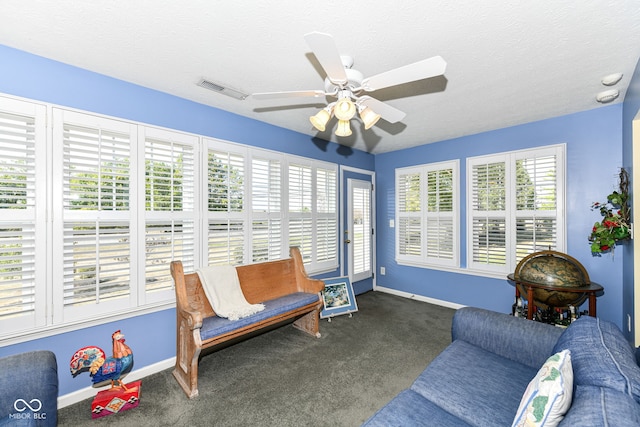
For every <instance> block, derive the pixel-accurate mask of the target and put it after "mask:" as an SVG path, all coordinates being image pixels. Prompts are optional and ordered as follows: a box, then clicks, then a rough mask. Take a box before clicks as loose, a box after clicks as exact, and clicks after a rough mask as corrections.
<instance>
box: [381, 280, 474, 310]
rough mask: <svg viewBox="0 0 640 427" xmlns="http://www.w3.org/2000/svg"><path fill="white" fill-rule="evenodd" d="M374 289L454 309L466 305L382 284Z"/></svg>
mask: <svg viewBox="0 0 640 427" xmlns="http://www.w3.org/2000/svg"><path fill="white" fill-rule="evenodd" d="M374 290H375V291H377V292H385V293H387V294H392V295H397V296H399V297H403V298H409V299H414V300H417V301H422V302H428V303H429V304H435V305H439V306H442V307H447V308H452V309H454V310H457V309H459V308H462V307H466V306H464V305H462V304H456V303H453V302H449V301H444V300H439V299H435V298H429V297H425V296H422V295H416V294H412V293H409V292H403V291H398V290H396V289H391V288H385V287H383V286H376V288H375V289H374Z"/></svg>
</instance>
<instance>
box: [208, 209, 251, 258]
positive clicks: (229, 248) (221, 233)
mask: <svg viewBox="0 0 640 427" xmlns="http://www.w3.org/2000/svg"><path fill="white" fill-rule="evenodd" d="M208 231H209V232H208V236H209V240H208V248H209V255H208V264H209V265H225V264H230V265H240V264H244V239H245V232H244V221H242V220H235V221H234V220H210V221H209V230H208Z"/></svg>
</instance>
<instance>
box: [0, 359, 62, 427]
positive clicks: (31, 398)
mask: <svg viewBox="0 0 640 427" xmlns="http://www.w3.org/2000/svg"><path fill="white" fill-rule="evenodd" d="M57 422H58V365H57V363H56V356H55V355H54V354H53V353H52V352H50V351H45V350H41V351H31V352H28V353H22V354H16V355H13V356H6V357H2V358H0V426H12V427H16V426H40V427H43V426H55V425H56V424H57Z"/></svg>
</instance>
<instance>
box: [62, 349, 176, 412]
mask: <svg viewBox="0 0 640 427" xmlns="http://www.w3.org/2000/svg"><path fill="white" fill-rule="evenodd" d="M175 364H176V358H175V357H172V358H170V359H166V360H162V361H160V362H157V363H154V364H153V365H148V366H144V367H142V368H140V369H136V370H134V371H131V372H129V373H128V374H127V375H126V380H127V381H126V383H129V382H133V381H138V380H139V379H142V378H144V377H147V376H149V375H151V374H155V373H157V372H160V371H164V370H165V369H168V368H171V367H173V366H174V365H175ZM87 381H90V380H89V377H88V375H87ZM126 383H125V384H126ZM105 390H106V388H105ZM99 391H102V390H100V389H95V388H93V387H86V388H83V389H80V390H77V391H74V392H72V393H69V394H65V395H64V396H59V397H58V408H59V409H60V408H64V407H65V406H69V405H73V404H74V403H78V402H80V401H82V400H85V399H89V398H91V397H94V396H95V395H96V394H97V393H98V392H99Z"/></svg>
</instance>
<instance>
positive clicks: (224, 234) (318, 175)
mask: <svg viewBox="0 0 640 427" xmlns="http://www.w3.org/2000/svg"><path fill="white" fill-rule="evenodd" d="M207 144H208V147H209V149H208V165H207V170H208V172H207V177H208V178H207V186H208V195H209V196H208V212H207V216H208V239H209V241H208V260H207V262H208V263H209V264H233V265H239V264H247V263H252V262H260V261H268V260H274V259H281V258H285V257H288V256H289V247H290V246H298V247H299V248H300V252H301V254H302V258H303V260H304V262H305V267H306V269H307V271H308V272H318V271H327V270H331V269H335V268H337V266H338V210H337V170H338V169H337V165H334V164H329V163H324V162H319V161H314V160H310V159H304V158H298V157H294V156H288V155H285V154H277V153H272V152H267V151H263V150H258V149H248V148H246V147H242V146H238V145H235V144H228V143H224V142H221V141H215V140H207ZM248 194H250V195H251V197H250V198H247V197H246V195H248Z"/></svg>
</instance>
